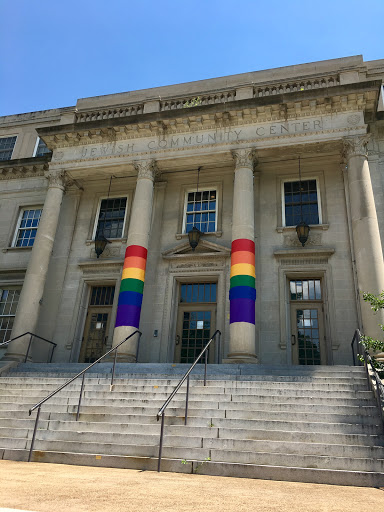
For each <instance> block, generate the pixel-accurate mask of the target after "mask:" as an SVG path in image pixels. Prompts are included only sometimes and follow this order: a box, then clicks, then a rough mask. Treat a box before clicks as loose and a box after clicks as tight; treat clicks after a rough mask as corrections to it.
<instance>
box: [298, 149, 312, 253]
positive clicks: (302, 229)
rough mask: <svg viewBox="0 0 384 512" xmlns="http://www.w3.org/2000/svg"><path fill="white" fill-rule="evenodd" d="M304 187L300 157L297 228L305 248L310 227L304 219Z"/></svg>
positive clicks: (300, 240)
mask: <svg viewBox="0 0 384 512" xmlns="http://www.w3.org/2000/svg"><path fill="white" fill-rule="evenodd" d="M302 188H303V187H302V185H301V166H300V157H299V190H300V219H301V220H300V222H299V224H298V225H297V226H296V233H297V238H298V239H299V242H300V243H301V245H302V246H303V247H304V245H305V243H306V241H307V240H308V236H309V231H310V227H309V226H308V224H307V223H306V222H304V219H303V198H302V195H301V193H302Z"/></svg>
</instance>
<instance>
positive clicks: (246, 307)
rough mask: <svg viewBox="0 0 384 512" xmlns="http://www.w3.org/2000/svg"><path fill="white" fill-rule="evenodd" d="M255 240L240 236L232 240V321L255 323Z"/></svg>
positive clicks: (230, 295)
mask: <svg viewBox="0 0 384 512" xmlns="http://www.w3.org/2000/svg"><path fill="white" fill-rule="evenodd" d="M255 278H256V274H255V242H254V241H253V240H248V239H247V238H240V239H238V240H234V241H233V242H232V252H231V281H230V282H231V285H230V290H229V301H230V323H231V324H233V323H235V322H247V323H249V324H253V325H255V300H256V287H255Z"/></svg>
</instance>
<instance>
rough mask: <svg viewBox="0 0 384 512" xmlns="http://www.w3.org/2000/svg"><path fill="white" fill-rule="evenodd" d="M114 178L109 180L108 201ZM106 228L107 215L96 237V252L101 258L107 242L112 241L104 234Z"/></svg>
mask: <svg viewBox="0 0 384 512" xmlns="http://www.w3.org/2000/svg"><path fill="white" fill-rule="evenodd" d="M112 178H113V176H111V178H110V180H109V188H108V195H107V201H108V199H109V193H110V192H111V183H112ZM104 228H105V215H104V219H103V224H102V228H101V229H100V230H99V231H98V233H97V235H96V238H95V253H96V257H97V258H99V257H100V256H101V255H102V254H103V252H104V249H105V248H106V246H107V244H110V243H111V242H110V241H109V240H108V239H107V238H106V237H105V235H104Z"/></svg>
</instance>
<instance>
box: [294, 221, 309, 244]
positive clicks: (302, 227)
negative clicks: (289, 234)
mask: <svg viewBox="0 0 384 512" xmlns="http://www.w3.org/2000/svg"><path fill="white" fill-rule="evenodd" d="M309 231H310V227H309V226H308V224H306V223H305V222H304V221H303V220H302V221H301V222H300V223H299V224H298V225H297V226H296V233H297V238H298V239H299V242H300V243H301V245H302V246H303V247H304V245H305V242H306V241H307V240H308V235H309Z"/></svg>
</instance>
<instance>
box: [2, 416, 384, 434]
mask: <svg viewBox="0 0 384 512" xmlns="http://www.w3.org/2000/svg"><path fill="white" fill-rule="evenodd" d="M75 414H76V413H75V412H73V413H56V412H52V413H50V420H55V419H58V420H59V419H60V420H70V419H73V418H74V417H75ZM165 418H166V424H167V425H182V424H184V416H183V415H181V416H172V415H167V416H166V417H165ZM7 421H12V419H10V420H7V419H0V426H7V425H6V423H7ZM13 421H16V420H15V419H13ZM18 421H20V420H18ZM80 421H85V422H87V421H88V422H95V423H99V422H102V423H108V424H113V423H117V424H121V425H132V424H135V423H137V424H141V425H143V428H144V425H152V424H156V423H157V418H156V416H154V415H144V414H143V415H140V416H138V415H134V414H133V415H128V414H88V413H84V412H80ZM188 425H189V426H192V427H205V426H209V427H210V426H213V425H214V426H216V427H218V428H244V429H247V430H251V429H256V430H259V429H267V430H283V431H297V432H303V431H304V432H330V433H331V432H332V433H335V434H336V433H345V434H353V433H362V434H364V433H365V434H376V435H378V434H381V433H382V425H380V424H363V423H339V422H338V423H330V422H321V421H316V422H315V421H311V422H309V421H305V420H303V421H300V420H292V421H290V420H288V419H287V420H285V419H271V420H269V419H264V418H261V419H228V418H212V417H209V416H207V417H193V416H190V417H189V418H188Z"/></svg>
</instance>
